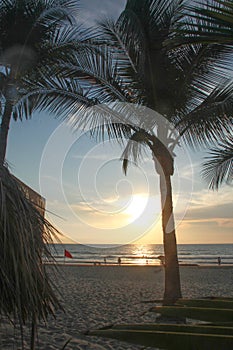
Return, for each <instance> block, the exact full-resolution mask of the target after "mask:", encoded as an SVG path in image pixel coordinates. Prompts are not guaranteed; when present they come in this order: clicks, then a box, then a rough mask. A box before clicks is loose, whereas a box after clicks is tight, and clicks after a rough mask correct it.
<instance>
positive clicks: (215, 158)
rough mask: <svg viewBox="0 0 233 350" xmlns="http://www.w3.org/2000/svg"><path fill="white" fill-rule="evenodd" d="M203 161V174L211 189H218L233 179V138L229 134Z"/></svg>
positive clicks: (230, 182)
mask: <svg viewBox="0 0 233 350" xmlns="http://www.w3.org/2000/svg"><path fill="white" fill-rule="evenodd" d="M205 159H206V161H205V162H204V163H203V170H202V176H203V178H204V179H205V180H206V181H207V183H208V184H209V187H210V188H211V189H213V190H214V189H216V190H217V189H218V188H219V187H220V185H221V184H223V183H227V184H229V185H231V184H232V181H233V140H232V138H231V137H230V136H229V137H228V138H226V140H223V141H222V142H219V143H218V144H217V146H216V147H215V148H212V149H211V150H210V152H209V155H208V157H205Z"/></svg>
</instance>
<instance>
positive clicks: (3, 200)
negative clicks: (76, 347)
mask: <svg viewBox="0 0 233 350" xmlns="http://www.w3.org/2000/svg"><path fill="white" fill-rule="evenodd" d="M0 193H1V196H0V231H1V234H0V243H1V244H0V246H1V254H0V314H1V315H6V316H8V317H9V319H11V320H12V321H13V322H14V321H15V319H16V318H18V319H19V322H20V323H21V324H24V323H25V322H26V321H27V320H31V319H32V318H33V317H34V316H36V317H37V318H38V319H43V320H45V319H46V318H47V316H48V314H53V313H54V310H55V308H57V307H58V306H60V303H59V301H58V299H57V296H56V294H55V290H54V286H53V284H52V282H51V281H50V280H49V277H48V275H47V272H46V270H45V266H44V265H43V264H42V256H43V257H45V258H49V259H51V254H50V251H49V249H48V245H47V243H51V242H52V237H53V235H56V230H55V229H54V228H53V227H52V225H51V224H49V223H48V221H47V220H46V219H44V217H43V216H42V215H41V214H40V213H39V211H38V210H37V208H36V207H35V206H34V205H33V203H32V202H31V201H30V200H29V199H27V198H26V197H25V194H24V193H23V190H22V189H21V187H20V185H19V183H18V182H17V181H16V179H15V178H14V177H13V176H12V175H11V174H10V173H9V171H8V170H7V169H6V168H5V167H3V166H1V168H0Z"/></svg>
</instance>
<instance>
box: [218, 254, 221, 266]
mask: <svg viewBox="0 0 233 350" xmlns="http://www.w3.org/2000/svg"><path fill="white" fill-rule="evenodd" d="M218 265H219V266H220V265H221V258H220V256H218Z"/></svg>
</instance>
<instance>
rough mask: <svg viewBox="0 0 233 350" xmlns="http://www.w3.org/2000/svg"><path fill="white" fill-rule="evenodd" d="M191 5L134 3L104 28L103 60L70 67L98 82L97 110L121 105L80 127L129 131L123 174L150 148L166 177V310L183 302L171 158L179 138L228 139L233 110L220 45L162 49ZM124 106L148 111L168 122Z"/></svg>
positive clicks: (101, 33) (153, 1) (81, 61)
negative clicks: (218, 66)
mask: <svg viewBox="0 0 233 350" xmlns="http://www.w3.org/2000/svg"><path fill="white" fill-rule="evenodd" d="M185 3H186V2H185V1H173V0H170V1H167V0H166V1H165V0H143V1H140V2H139V1H136V0H128V1H127V4H126V7H125V10H124V11H123V12H122V14H121V15H120V17H119V19H118V20H117V21H116V23H114V22H112V21H107V22H105V23H103V24H102V25H101V27H100V28H99V29H98V37H99V40H100V42H101V43H102V44H103V45H104V44H105V45H107V46H108V47H110V49H108V48H106V46H103V54H102V55H88V56H86V57H85V56H84V57H82V58H76V59H77V62H76V64H74V65H73V66H72V67H69V68H70V69H71V70H70V75H72V76H74V77H75V76H77V75H78V74H80V72H82V74H83V75H85V74H87V73H88V74H91V75H92V76H93V77H94V79H95V85H94V86H93V88H92V90H91V94H92V95H94V96H96V98H98V100H97V102H98V103H104V102H107V103H108V102H110V101H120V102H123V104H120V105H119V104H117V103H115V104H114V103H112V104H110V105H107V106H106V105H104V106H103V105H100V106H97V107H96V108H95V110H94V117H93V115H92V114H91V113H90V112H89V113H88V115H87V114H85V113H84V117H83V120H82V118H81V116H79V117H80V119H81V121H80V119H79V123H85V124H86V125H88V123H89V124H90V125H91V126H92V127H93V128H96V129H97V133H101V132H102V127H101V125H100V124H101V122H100V120H101V121H104V122H105V126H104V127H106V125H107V128H108V129H107V132H108V133H109V132H110V131H111V130H112V135H115V136H118V137H121V136H122V135H121V134H118V131H119V132H121V131H122V130H123V128H125V129H124V130H123V132H124V131H126V132H125V136H127V132H128V137H129V138H130V140H129V143H128V145H127V147H126V149H125V151H124V153H123V159H124V162H123V167H124V170H125V171H126V169H127V165H128V159H129V157H130V154H131V155H132V157H133V159H134V160H135V161H137V160H138V158H140V154H141V153H140V149H141V148H143V147H144V146H146V147H147V148H148V149H149V150H150V151H151V152H152V155H153V159H154V162H155V167H156V171H157V173H158V174H159V178H160V190H161V203H162V227H163V241H164V252H165V292H164V303H166V304H168V303H172V302H174V301H175V300H177V299H178V298H180V297H181V288H180V276H179V266H178V259H177V246H176V234H175V225H174V218H173V206H172V186H171V176H172V175H173V171H174V166H173V163H174V153H173V151H174V149H175V146H177V144H178V143H179V139H180V137H185V138H186V141H188V142H189V143H191V144H196V143H200V144H202V143H203V142H208V140H209V139H212V140H213V139H216V138H218V137H220V136H223V135H224V132H226V130H227V128H228V126H229V123H230V118H228V117H227V115H228V114H229V112H231V111H232V107H233V98H232V96H231V95H229V94H228V91H227V90H226V88H225V86H224V85H221V84H220V85H219V86H216V85H217V83H219V82H220V81H221V80H222V74H218V72H214V71H213V65H214V62H217V60H218V59H221V58H222V56H223V55H224V54H225V52H224V50H223V48H222V47H221V46H218V45H211V46H207V45H202V44H193V45H190V46H189V47H185V48H184V49H182V48H181V49H178V50H172V51H171V50H168V49H167V47H166V46H165V45H164V43H165V41H166V40H167V39H168V38H169V37H170V36H171V31H172V29H173V27H174V26H175V25H176V24H177V22H178V23H179V21H180V20H182V19H183V17H182V15H181V14H182V10H183V6H184V4H185ZM203 24H204V21H203ZM104 58H105V59H104ZM67 69H68V67H67ZM84 72H85V74H84ZM125 102H126V103H134V104H135V103H137V104H139V105H143V106H146V107H149V108H150V109H152V110H153V111H156V112H157V113H159V115H162V116H163V121H165V122H162V123H161V118H156V117H155V118H154V117H152V118H151V116H150V115H149V113H148V110H146V109H145V110H144V111H143V112H140V111H138V110H137V108H136V107H135V108H134V107H132V105H129V104H127V105H126V104H125ZM207 116H208V118H207ZM98 117H100V118H102V119H98ZM194 120H195V123H191V122H193V121H194ZM169 125H175V126H176V127H177V130H178V131H179V132H180V134H179V135H178V136H176V134H175V132H174V130H171V129H170V127H169ZM129 129H130V130H131V131H129ZM109 130H110V131H109Z"/></svg>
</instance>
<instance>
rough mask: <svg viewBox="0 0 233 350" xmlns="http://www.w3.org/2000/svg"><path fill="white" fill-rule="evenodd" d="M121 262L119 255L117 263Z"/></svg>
mask: <svg viewBox="0 0 233 350" xmlns="http://www.w3.org/2000/svg"><path fill="white" fill-rule="evenodd" d="M120 264H121V258H120V257H119V258H118V265H120Z"/></svg>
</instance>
